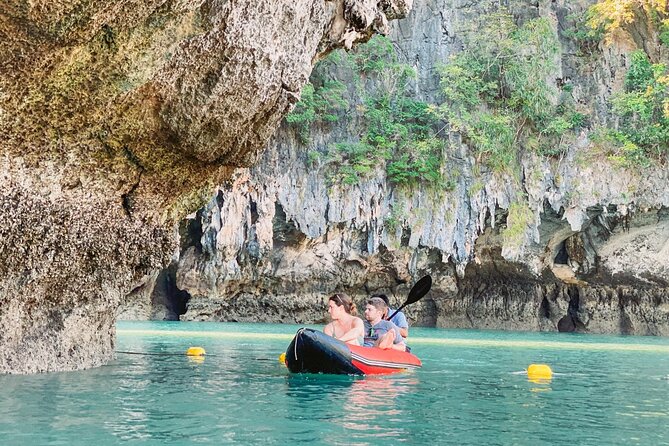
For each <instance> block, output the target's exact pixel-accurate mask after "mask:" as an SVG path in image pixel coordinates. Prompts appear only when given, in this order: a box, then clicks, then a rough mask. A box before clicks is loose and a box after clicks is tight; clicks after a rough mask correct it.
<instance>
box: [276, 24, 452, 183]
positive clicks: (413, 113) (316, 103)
mask: <svg viewBox="0 0 669 446" xmlns="http://www.w3.org/2000/svg"><path fill="white" fill-rule="evenodd" d="M327 63H328V64H333V63H334V64H335V65H337V66H339V67H341V68H342V69H345V70H346V73H347V75H348V76H349V77H351V78H352V79H354V81H355V92H356V93H357V95H358V103H357V104H356V111H357V113H358V114H359V117H360V120H361V123H362V126H361V127H362V131H361V132H360V133H359V134H358V135H355V137H354V138H352V139H350V140H348V141H342V142H338V143H335V144H333V145H332V146H331V147H330V148H329V149H328V153H327V154H325V159H326V160H327V161H328V162H329V163H330V164H332V165H334V166H335V167H336V169H335V170H334V171H333V172H332V174H331V175H332V176H331V178H332V180H333V181H334V182H341V183H343V184H347V185H353V184H357V183H358V182H359V181H360V180H361V179H363V178H365V177H367V176H368V175H370V174H371V173H372V172H374V171H376V169H377V167H378V166H383V167H384V168H385V171H386V175H387V177H388V180H389V181H390V182H391V183H393V184H395V185H401V186H409V185H415V184H417V183H419V182H423V183H429V184H432V185H437V186H439V187H446V188H448V187H450V183H449V182H448V181H447V180H445V179H444V178H443V176H442V173H441V165H442V151H443V148H444V142H443V140H442V139H441V138H438V137H437V132H438V129H439V127H438V125H439V118H438V117H437V116H436V115H434V114H433V113H432V112H431V106H430V104H428V103H427V102H425V101H421V100H418V99H416V98H414V97H412V96H411V94H410V93H409V90H408V86H409V84H410V82H411V81H412V80H413V79H414V78H415V71H414V70H413V68H411V67H410V66H408V65H406V64H402V63H400V62H398V59H397V54H396V52H395V49H394V48H393V45H392V43H391V42H390V40H388V39H387V38H385V37H381V36H375V37H373V38H372V39H371V40H370V41H369V42H367V43H366V44H364V45H361V46H360V47H358V48H357V50H356V51H354V52H352V53H350V54H349V55H348V56H346V57H342V54H341V53H340V52H335V53H333V54H332V55H331V56H330V58H329V59H328V60H327ZM317 73H319V70H317ZM319 77H320V75H319V74H317V75H316V76H315V78H316V82H319V81H318V79H319ZM335 82H338V81H330V82H329V83H322V86H318V87H315V86H314V85H313V84H310V85H308V87H307V89H305V92H306V94H305V93H303V96H302V99H301V101H300V103H299V104H298V106H297V107H296V108H295V110H293V112H291V113H290V114H289V115H288V117H287V118H286V120H287V122H289V123H291V124H294V125H296V126H297V128H298V131H299V134H300V138H301V139H302V140H303V142H306V141H307V139H308V135H309V133H308V131H309V129H310V128H311V125H312V124H313V123H317V122H325V121H335V120H337V114H336V113H341V112H342V111H344V109H345V108H346V105H347V104H348V101H347V100H346V99H344V95H345V94H346V89H345V87H344V86H343V84H341V83H335ZM310 158H311V159H312V160H315V159H316V158H321V157H320V156H319V157H317V156H316V155H310Z"/></svg>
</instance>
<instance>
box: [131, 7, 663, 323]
mask: <svg viewBox="0 0 669 446" xmlns="http://www.w3.org/2000/svg"><path fill="white" fill-rule="evenodd" d="M493 3H494V4H493ZM497 3H498V2H490V4H489V3H488V2H481V3H480V4H478V5H473V4H472V3H471V2H465V1H459V0H434V1H424V2H418V3H417V4H416V5H415V6H414V8H413V11H412V13H411V14H410V16H409V17H407V18H406V19H404V20H401V21H398V22H395V23H394V24H393V29H392V33H391V37H392V40H393V42H394V45H395V47H396V48H397V51H398V53H399V55H400V57H401V58H403V60H404V62H405V63H407V64H409V65H411V66H413V67H415V68H416V70H417V73H418V77H417V80H416V82H415V85H414V86H413V88H414V90H415V95H416V96H418V97H422V98H428V99H430V98H432V99H434V98H437V97H438V96H439V91H440V90H439V78H438V75H437V73H436V70H435V67H436V66H437V65H438V64H439V63H444V62H445V61H447V60H448V58H449V56H451V55H453V54H457V53H458V52H459V51H460V50H461V48H462V32H463V31H462V30H463V29H466V28H467V27H469V28H471V27H472V26H473V25H472V24H474V23H476V17H477V16H478V15H480V14H482V13H483V12H485V11H486V10H495V9H496V8H497ZM505 3H507V4H508V6H509V8H510V11H511V13H512V14H513V15H514V18H515V20H516V21H518V22H522V21H525V20H529V19H531V18H534V17H544V18H546V19H547V20H548V22H549V23H550V24H551V27H552V29H553V31H554V34H555V35H556V36H558V38H559V47H560V51H559V55H558V63H557V64H556V67H555V69H554V71H553V72H552V74H551V76H550V82H552V83H553V84H564V83H565V82H568V83H569V84H570V89H569V93H570V95H571V96H572V97H573V100H574V102H575V103H577V104H578V106H579V107H581V109H583V110H587V113H588V115H589V116H590V125H589V128H593V127H595V125H603V126H613V125H615V117H614V116H612V114H611V111H610V106H609V103H610V100H611V97H612V94H613V93H614V92H616V91H619V90H620V89H621V88H622V84H623V82H624V78H625V73H626V71H627V68H628V66H629V63H630V54H631V52H632V51H633V50H634V49H635V48H636V47H637V46H638V45H639V42H636V41H635V39H633V38H632V39H627V40H625V39H622V40H618V41H614V42H610V43H606V44H605V43H603V42H600V43H599V44H598V46H597V48H596V49H594V50H592V52H591V53H589V54H587V55H584V54H582V52H579V49H578V48H577V44H578V42H576V41H575V40H574V39H573V38H570V37H569V36H568V35H567V33H566V32H565V30H567V29H570V28H572V27H573V26H574V20H576V19H575V17H576V18H578V17H582V16H583V14H584V12H585V10H586V9H587V7H588V6H590V5H592V4H593V3H594V2H592V1H591V2H571V1H570V2H567V1H550V2H549V1H539V2H526V1H517V2H505ZM640 42H641V43H643V44H644V45H651V43H649V42H651V41H650V40H649V39H645V40H644V39H641V40H640ZM655 50H657V48H655ZM655 50H654V51H655ZM656 53H657V57H660V58H662V57H666V55H663V54H662V52H661V51H660V50H657V51H656ZM337 70H339V72H340V71H341V69H340V68H334V72H335V73H334V75H338V74H340V73H339V72H338V71H337ZM344 83H348V84H350V79H348V80H347V79H346V78H344ZM565 91H566V88H565ZM352 110H355V107H354V106H352V107H351V109H350V110H349V111H348V115H349V116H353V118H349V119H347V120H340V121H339V123H338V124H334V125H321V126H320V127H319V128H315V129H312V131H311V134H310V141H309V142H308V144H307V145H306V146H305V145H304V144H303V143H302V142H301V141H300V138H299V137H298V135H297V134H296V131H295V130H294V128H292V127H291V126H290V125H287V124H284V125H283V126H282V127H281V129H280V131H279V132H278V133H277V134H276V136H275V137H274V138H273V139H272V142H271V144H270V146H269V148H268V150H267V151H266V152H265V153H264V154H263V156H262V159H261V161H260V163H259V165H258V166H257V167H254V168H252V169H250V170H242V171H238V172H237V173H236V174H235V175H234V176H233V177H232V178H231V179H230V181H229V182H227V183H226V184H225V185H224V186H222V187H220V188H219V190H218V192H217V195H216V197H215V198H214V199H213V200H212V201H211V202H210V203H209V204H208V205H207V206H206V207H204V208H203V209H201V210H200V211H198V213H197V214H194V215H192V216H191V218H190V219H189V220H186V221H185V222H183V223H182V235H183V237H182V248H181V256H180V259H179V260H178V264H175V265H174V267H173V268H175V269H174V270H173V271H172V273H171V277H172V281H173V282H174V283H175V288H174V290H180V291H181V292H182V293H184V292H186V293H187V294H181V295H180V297H177V298H174V297H170V296H174V293H171V294H170V293H167V294H165V293H162V296H163V297H160V296H159V295H161V293H154V297H153V299H154V304H155V305H154V308H160V307H161V305H162V304H161V302H162V301H161V300H160V299H167V301H168V302H172V304H171V305H175V302H176V303H180V304H181V305H183V304H184V303H185V302H186V301H187V311H186V312H185V314H182V316H181V318H182V319H188V320H235V321H256V320H263V321H284V322H314V321H319V320H321V319H322V318H323V317H324V316H325V314H324V311H323V308H324V304H325V301H324V299H325V298H326V296H327V294H328V293H331V292H333V291H334V290H343V291H347V292H350V293H351V294H353V295H354V296H355V297H356V298H357V299H358V302H359V303H361V302H362V299H363V298H364V295H366V294H368V293H371V292H386V293H389V294H391V295H393V298H392V300H393V301H394V302H395V303H400V302H402V301H403V300H404V298H405V296H406V292H407V291H408V288H409V286H410V285H411V284H412V283H413V282H414V281H415V280H417V279H418V278H419V277H420V276H422V275H423V274H427V273H429V274H432V276H433V278H434V280H435V284H434V287H433V291H432V292H431V293H430V294H429V295H428V297H426V298H425V299H423V301H422V302H421V303H419V304H416V305H415V306H414V308H411V309H409V311H408V313H409V315H410V316H411V318H412V320H413V323H414V324H421V325H428V326H435V325H436V326H441V327H475V328H501V329H519V330H561V331H574V330H576V331H583V332H593V333H630V334H662V335H668V334H669V297H668V296H669V294H668V292H669V290H668V289H667V286H668V284H669V256H668V255H667V254H669V251H668V250H669V210H668V207H669V190H667V187H666V180H667V174H668V173H669V172H667V169H666V163H657V164H654V167H644V168H643V169H641V168H635V167H633V168H630V167H629V166H627V167H626V166H621V165H620V164H619V163H616V162H615V160H612V159H611V158H610V157H607V156H606V155H604V154H602V153H600V152H597V151H593V149H592V146H593V143H592V141H591V139H590V137H589V133H588V129H583V130H582V131H580V132H578V133H576V134H575V135H574V136H573V138H572V140H570V142H569V144H568V145H567V146H568V147H567V148H566V150H565V151H564V152H563V153H562V154H561V155H560V156H559V157H541V156H537V155H536V154H534V153H532V152H531V151H527V150H526V151H520V152H519V153H520V157H519V158H518V160H517V163H518V167H519V170H518V171H519V172H520V181H516V180H514V178H511V177H509V176H504V175H499V174H498V173H496V172H494V171H491V170H490V169H487V168H486V167H485V166H482V165H481V163H480V160H479V159H477V156H476V154H475V152H474V150H473V149H472V147H471V146H470V145H469V144H468V143H467V142H466V141H463V140H462V139H460V137H459V135H458V134H457V132H451V133H450V134H448V135H446V136H445V138H447V139H449V140H450V142H452V143H453V144H450V145H449V147H452V148H453V147H454V148H455V149H453V150H451V151H449V152H448V153H445V154H444V157H445V159H446V161H445V163H444V165H443V166H442V173H445V174H448V173H449V172H451V173H453V172H457V175H452V181H453V185H452V187H450V188H449V189H447V190H443V189H442V190H435V188H433V187H430V186H429V185H418V186H416V187H398V186H396V185H393V184H392V183H391V182H390V181H389V180H388V174H387V172H386V170H384V169H383V168H378V169H376V170H375V171H374V172H373V173H372V174H371V175H368V176H367V177H365V178H364V179H362V180H361V181H360V182H359V183H357V184H354V185H345V184H342V183H336V182H335V183H333V182H332V181H331V179H330V174H331V172H332V170H333V169H336V168H337V166H336V165H335V164H333V163H332V162H329V161H327V160H324V159H323V158H322V157H318V156H316V157H310V156H308V153H310V152H311V153H313V152H320V153H323V152H325V151H327V147H328V145H330V144H332V143H333V142H337V141H341V140H344V139H346V138H350V137H351V135H356V134H359V133H360V131H361V130H360V128H359V126H360V123H359V122H358V121H359V120H358V119H357V118H356V117H355V116H356V114H355V111H352ZM519 196H522V197H524V200H526V201H525V203H526V205H525V206H526V212H516V211H517V209H514V206H515V204H516V203H517V202H518V197H519ZM512 227H513V228H514V229H513V231H512V230H511V228H512ZM149 291H150V286H149ZM166 295H167V297H165V296H166ZM137 301H141V299H139V300H138V299H135V298H132V299H131V302H137ZM144 302H146V300H144ZM132 305H133V304H130V306H132ZM145 305H146V304H145ZM148 308H149V307H146V308H145V310H144V312H145V313H144V314H146V313H147V312H149V311H155V309H154V310H150V309H148ZM184 308H185V307H184ZM130 312H131V311H130ZM177 313H178V312H177ZM173 316H175V315H174V314H173Z"/></svg>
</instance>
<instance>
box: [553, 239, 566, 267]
mask: <svg viewBox="0 0 669 446" xmlns="http://www.w3.org/2000/svg"><path fill="white" fill-rule="evenodd" d="M553 263H554V264H555V265H569V254H568V253H567V240H562V242H561V243H560V244H559V245H558V248H557V254H556V255H555V259H553Z"/></svg>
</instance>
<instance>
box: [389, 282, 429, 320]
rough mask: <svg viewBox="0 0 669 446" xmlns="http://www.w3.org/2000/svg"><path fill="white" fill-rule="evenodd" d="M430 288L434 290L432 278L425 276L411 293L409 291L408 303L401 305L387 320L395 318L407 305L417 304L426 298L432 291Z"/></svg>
mask: <svg viewBox="0 0 669 446" xmlns="http://www.w3.org/2000/svg"><path fill="white" fill-rule="evenodd" d="M430 288H432V277H430V276H425V277H423V278H422V279H420V280H419V281H418V282H416V284H415V285H414V286H413V287H411V291H409V297H407V300H406V302H404V303H403V304H402V305H400V307H399V308H398V309H397V310H395V312H394V313H393V314H392V315H391V316H390V317H389V318H387V320H390V319H392V318H394V317H395V315H396V314H397V313H399V312H400V310H401V309H402V308H404V307H406V306H407V305H409V304H413V303H416V302H418V301H419V300H421V299H422V298H423V296H425V295H426V294H427V292H428V291H430Z"/></svg>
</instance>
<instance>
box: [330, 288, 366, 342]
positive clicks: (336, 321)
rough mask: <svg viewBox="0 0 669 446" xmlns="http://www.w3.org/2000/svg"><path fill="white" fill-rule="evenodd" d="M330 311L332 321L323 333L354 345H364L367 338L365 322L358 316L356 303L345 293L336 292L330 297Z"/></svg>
mask: <svg viewBox="0 0 669 446" xmlns="http://www.w3.org/2000/svg"><path fill="white" fill-rule="evenodd" d="M328 313H329V314H330V317H331V318H332V322H330V323H329V324H327V325H326V326H325V328H324V329H323V333H325V334H326V335H329V336H332V337H333V338H335V339H339V340H340V341H342V342H346V343H347V344H353V345H362V343H363V340H364V338H365V324H364V323H363V322H362V319H360V318H359V317H357V316H356V314H357V310H356V308H355V304H354V303H353V301H352V300H351V298H350V297H348V296H347V295H346V294H344V293H336V294H333V295H332V296H330V299H328Z"/></svg>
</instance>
